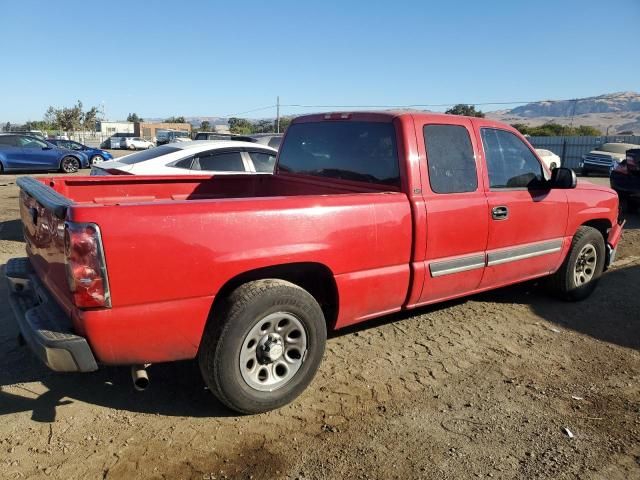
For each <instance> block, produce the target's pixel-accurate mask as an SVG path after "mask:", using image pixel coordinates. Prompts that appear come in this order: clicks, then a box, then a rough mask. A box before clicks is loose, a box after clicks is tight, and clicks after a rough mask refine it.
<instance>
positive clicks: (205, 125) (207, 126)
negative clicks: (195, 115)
mask: <svg viewBox="0 0 640 480" xmlns="http://www.w3.org/2000/svg"><path fill="white" fill-rule="evenodd" d="M200 131H202V132H210V131H211V123H210V122H209V121H208V120H204V121H203V122H202V123H200Z"/></svg>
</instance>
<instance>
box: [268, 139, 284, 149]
mask: <svg viewBox="0 0 640 480" xmlns="http://www.w3.org/2000/svg"><path fill="white" fill-rule="evenodd" d="M281 142H282V137H273V138H272V139H271V140H269V146H270V147H271V148H275V149H276V150H277V149H278V148H280V143H281Z"/></svg>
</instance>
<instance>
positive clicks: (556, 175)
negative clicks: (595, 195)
mask: <svg viewBox="0 0 640 480" xmlns="http://www.w3.org/2000/svg"><path fill="white" fill-rule="evenodd" d="M577 184H578V178H577V177H576V172H574V171H573V170H571V169H570V168H564V167H560V168H554V169H553V170H552V171H551V180H549V186H550V187H551V188H560V189H571V188H576V185H577Z"/></svg>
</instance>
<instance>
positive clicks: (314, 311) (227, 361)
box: [198, 279, 327, 413]
mask: <svg viewBox="0 0 640 480" xmlns="http://www.w3.org/2000/svg"><path fill="white" fill-rule="evenodd" d="M216 310H217V311H214V312H213V315H212V318H210V321H209V323H208V325H207V327H206V329H205V333H204V336H203V338H202V343H201V345H200V351H199V353H198V360H199V364H200V371H201V373H202V377H203V379H204V381H205V383H206V384H207V386H208V387H209V389H210V390H211V391H212V392H213V394H214V395H215V396H216V397H217V398H218V400H220V401H221V402H222V403H223V404H225V405H226V406H227V407H229V408H231V409H233V410H235V411H238V412H241V413H261V412H266V411H269V410H273V409H275V408H279V407H282V406H283V405H286V404H287V403H289V402H291V401H292V400H294V399H295V398H296V397H297V396H298V395H300V394H301V393H302V392H303V391H304V389H305V388H306V387H307V386H308V385H309V383H310V382H311V380H312V379H313V377H314V376H315V374H316V371H317V370H318V366H319V365H320V361H321V360H322V356H323V354H324V347H325V343H326V338H327V329H326V324H325V319H324V315H323V313H322V309H321V308H320V305H318V302H316V300H315V299H314V298H313V297H312V296H311V295H310V294H309V293H308V292H307V291H306V290H304V289H302V288H300V287H298V286H297V285H294V284H293V283H290V282H286V281H284V280H277V279H266V280H258V281H254V282H249V283H246V284H244V285H241V286H240V287H238V288H237V289H236V290H235V291H234V292H233V293H231V295H230V296H229V297H228V298H227V299H226V301H225V303H224V306H222V307H220V308H217V309H216Z"/></svg>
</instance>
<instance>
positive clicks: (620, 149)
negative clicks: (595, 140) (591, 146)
mask: <svg viewBox="0 0 640 480" xmlns="http://www.w3.org/2000/svg"><path fill="white" fill-rule="evenodd" d="M632 148H638V145H633V144H631V143H605V144H604V145H602V146H600V147H598V148H596V150H598V151H601V152H611V153H621V154H623V153H626V152H627V150H631V149H632Z"/></svg>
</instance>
